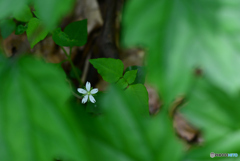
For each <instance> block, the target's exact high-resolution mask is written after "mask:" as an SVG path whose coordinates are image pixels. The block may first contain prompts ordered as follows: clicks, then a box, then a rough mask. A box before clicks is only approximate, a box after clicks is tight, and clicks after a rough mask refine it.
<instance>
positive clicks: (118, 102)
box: [76, 87, 183, 161]
mask: <svg viewBox="0 0 240 161" xmlns="http://www.w3.org/2000/svg"><path fill="white" fill-rule="evenodd" d="M97 101H101V102H100V104H101V109H102V115H101V116H99V117H95V118H87V117H86V115H84V114H83V112H82V111H80V112H79V113H77V112H76V115H77V116H78V118H79V123H80V124H82V125H81V126H83V127H85V130H84V132H86V134H87V137H88V138H89V142H88V143H89V146H90V149H91V152H92V154H93V155H91V156H92V160H93V161H96V160H101V161H111V160H114V161H167V160H171V161H179V160H181V157H182V155H183V153H182V145H181V143H180V142H179V140H178V139H177V137H176V135H175V133H174V132H173V127H172V122H171V121H170V119H169V116H168V114H167V113H166V111H162V112H161V114H160V115H158V116H156V117H154V118H150V117H146V116H143V115H142V113H141V110H139V108H140V107H139V106H138V104H137V103H136V102H135V101H133V100H132V97H130V96H129V95H127V94H126V93H125V91H123V90H120V89H117V88H115V87H111V88H109V90H108V93H106V94H105V96H104V97H103V98H102V100H97ZM77 109H78V110H80V108H77ZM172 153H174V155H173V154H172Z"/></svg>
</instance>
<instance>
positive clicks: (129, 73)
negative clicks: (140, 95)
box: [123, 70, 137, 84]
mask: <svg viewBox="0 0 240 161" xmlns="http://www.w3.org/2000/svg"><path fill="white" fill-rule="evenodd" d="M136 76H137V70H131V71H127V72H126V73H125V74H124V76H123V78H124V79H125V80H126V81H127V82H128V84H132V83H133V82H134V80H135V78H136Z"/></svg>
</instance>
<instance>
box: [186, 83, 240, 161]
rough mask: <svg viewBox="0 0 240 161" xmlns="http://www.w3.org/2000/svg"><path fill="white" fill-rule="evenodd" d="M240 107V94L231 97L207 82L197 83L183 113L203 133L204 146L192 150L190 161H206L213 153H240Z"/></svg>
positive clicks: (189, 155) (189, 156)
mask: <svg viewBox="0 0 240 161" xmlns="http://www.w3.org/2000/svg"><path fill="white" fill-rule="evenodd" d="M239 105H240V95H238V96H236V97H231V96H228V95H227V93H226V92H224V91H222V90H221V89H219V88H218V87H216V86H214V85H212V84H211V83H209V81H206V80H201V81H200V82H199V83H198V85H197V86H196V88H195V89H194V90H193V92H192V94H191V97H189V98H188V103H187V104H186V106H183V107H182V112H183V113H184V114H185V117H187V118H188V119H189V120H190V122H191V123H193V124H194V125H195V126H197V127H199V129H201V130H202V134H203V137H204V145H205V146H203V147H198V148H194V149H192V150H191V151H190V152H189V153H188V154H187V156H186V157H187V158H188V160H189V161H200V160H207V159H209V156H208V155H206V154H207V153H210V152H215V153H238V154H239V153H240V148H239V144H240V124H239V122H240V118H239V115H240V109H239ZM217 159H218V160H220V159H221V158H217ZM226 159H227V158H222V160H226Z"/></svg>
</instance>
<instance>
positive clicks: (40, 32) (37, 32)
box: [26, 18, 48, 48]
mask: <svg viewBox="0 0 240 161" xmlns="http://www.w3.org/2000/svg"><path fill="white" fill-rule="evenodd" d="M26 32H27V37H28V41H29V42H30V45H31V48H33V47H34V46H35V45H36V44H37V43H38V42H39V41H41V40H43V39H44V38H45V37H46V36H47V34H48V30H46V29H44V27H43V24H42V22H41V21H40V20H39V19H37V18H32V19H31V20H30V21H29V23H28V28H27V31H26Z"/></svg>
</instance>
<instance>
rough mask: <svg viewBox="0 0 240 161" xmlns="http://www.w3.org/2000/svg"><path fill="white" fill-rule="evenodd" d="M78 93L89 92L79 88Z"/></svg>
mask: <svg viewBox="0 0 240 161" xmlns="http://www.w3.org/2000/svg"><path fill="white" fill-rule="evenodd" d="M77 91H78V92H79V93H82V94H87V91H86V90H85V89H82V88H78V89H77Z"/></svg>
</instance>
